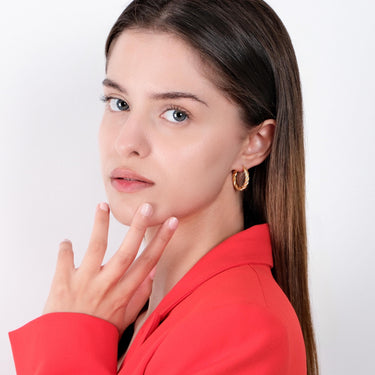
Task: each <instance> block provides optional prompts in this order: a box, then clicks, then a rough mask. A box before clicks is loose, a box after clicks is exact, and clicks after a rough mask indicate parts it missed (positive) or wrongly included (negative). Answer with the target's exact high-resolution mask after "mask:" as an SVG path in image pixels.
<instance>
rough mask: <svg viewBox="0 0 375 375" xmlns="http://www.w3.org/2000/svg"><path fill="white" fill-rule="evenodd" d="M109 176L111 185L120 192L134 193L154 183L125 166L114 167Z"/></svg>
mask: <svg viewBox="0 0 375 375" xmlns="http://www.w3.org/2000/svg"><path fill="white" fill-rule="evenodd" d="M110 178H111V184H112V186H113V187H114V188H115V189H116V190H117V191H119V192H122V193H134V192H137V191H140V190H143V189H145V188H148V187H151V186H152V185H154V182H153V181H150V180H149V179H147V178H146V177H143V176H141V175H139V174H137V173H135V172H133V171H132V170H130V169H125V168H116V169H114V170H113V171H112V172H111V175H110Z"/></svg>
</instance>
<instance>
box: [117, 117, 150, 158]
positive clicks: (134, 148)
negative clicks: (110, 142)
mask: <svg viewBox="0 0 375 375" xmlns="http://www.w3.org/2000/svg"><path fill="white" fill-rule="evenodd" d="M146 121H147V120H146V119H144V118H141V117H139V116H137V115H136V114H132V113H129V115H128V116H127V118H126V120H125V121H124V122H123V123H122V124H121V125H119V126H120V130H119V132H118V134H117V137H116V140H115V150H116V152H117V153H118V154H119V155H120V156H122V157H138V158H145V157H146V156H147V155H148V154H149V153H150V150H151V147H150V143H149V140H148V137H147V123H146Z"/></svg>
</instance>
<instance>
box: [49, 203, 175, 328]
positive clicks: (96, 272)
mask: <svg viewBox="0 0 375 375" xmlns="http://www.w3.org/2000/svg"><path fill="white" fill-rule="evenodd" d="M151 215H152V207H151V205H149V204H144V205H142V206H141V207H140V208H139V209H138V210H137V212H136V213H135V215H134V218H133V220H132V223H131V226H130V228H129V231H128V233H127V234H126V236H125V239H124V241H123V242H122V244H121V246H120V248H119V249H118V251H117V252H116V253H115V254H114V255H113V257H112V258H111V259H110V260H109V261H108V262H107V263H106V264H105V265H104V266H102V261H103V258H104V255H105V252H106V248H107V238H108V226H109V207H108V205H107V204H106V203H101V204H100V205H98V207H97V209H96V214H95V221H94V228H93V231H92V234H91V238H90V242H89V246H88V249H87V251H86V254H85V256H84V258H83V261H82V264H81V266H80V267H79V268H75V267H74V259H73V250H72V244H71V242H70V241H68V240H65V241H63V242H62V243H61V244H60V250H59V255H58V260H57V266H56V272H55V276H54V278H53V281H52V286H51V290H50V294H49V296H48V299H47V302H46V306H45V308H44V311H43V313H44V314H47V313H51V312H79V313H84V314H89V315H93V316H96V317H98V318H101V319H105V320H107V321H109V322H110V323H112V324H114V325H115V326H116V327H117V329H118V330H119V332H120V334H121V333H122V332H123V331H124V330H125V328H126V327H127V326H128V325H130V324H131V323H132V322H133V321H134V320H135V319H136V317H137V316H138V314H139V312H140V310H141V309H142V307H143V306H144V304H145V303H146V301H147V299H148V298H149V296H150V293H151V287H152V277H151V276H150V273H152V271H153V268H154V267H155V265H156V263H157V262H158V260H159V258H160V256H161V254H162V252H163V250H164V248H165V247H166V245H167V243H168V241H169V240H170V238H171V237H172V235H173V233H174V231H175V230H176V228H177V225H178V221H177V219H176V218H174V217H172V218H169V219H168V220H166V221H165V222H164V223H163V225H161V227H160V229H159V230H158V232H157V233H156V235H155V237H154V238H153V240H152V241H151V242H150V243H149V244H148V246H147V247H146V248H145V249H144V251H143V252H142V254H141V255H140V256H139V257H138V258H137V259H135V257H136V255H137V253H138V250H139V247H140V245H141V242H142V239H143V236H144V234H145V231H146V229H147V227H148V223H149V218H150V216H151Z"/></svg>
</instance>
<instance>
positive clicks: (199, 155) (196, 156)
mask: <svg viewBox="0 0 375 375" xmlns="http://www.w3.org/2000/svg"><path fill="white" fill-rule="evenodd" d="M230 146H231V149H233V144H232V145H229V144H228V142H227V141H222V140H213V139H211V140H202V142H199V143H195V144H194V145H190V146H189V147H180V148H179V149H176V148H174V150H173V151H172V150H168V152H167V150H165V151H166V152H164V154H163V160H162V164H163V165H165V166H169V167H167V168H166V173H165V177H166V178H165V179H164V183H165V184H164V188H165V191H164V192H163V193H162V194H160V196H161V197H164V201H163V199H162V200H160V201H159V203H158V206H159V208H160V209H161V210H162V209H163V205H164V207H165V208H167V207H168V208H169V210H170V211H169V212H168V214H173V215H176V216H179V217H182V216H186V215H189V214H191V213H194V211H198V210H199V209H201V208H203V207H205V206H208V205H209V204H211V203H213V202H214V201H215V200H216V199H217V198H218V197H219V196H220V193H221V191H222V190H223V188H224V186H227V185H228V184H226V182H227V181H228V178H230V176H231V165H232V163H233V159H234V156H233V153H232V152H231V149H230ZM176 150H178V153H177V152H176ZM224 150H225V151H224ZM228 186H229V187H230V185H228ZM166 214H167V213H166ZM163 216H164V215H163Z"/></svg>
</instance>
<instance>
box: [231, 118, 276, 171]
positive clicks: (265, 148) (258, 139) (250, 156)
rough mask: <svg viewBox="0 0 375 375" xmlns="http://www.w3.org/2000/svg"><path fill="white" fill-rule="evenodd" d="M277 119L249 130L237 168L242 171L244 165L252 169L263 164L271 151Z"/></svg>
mask: <svg viewBox="0 0 375 375" xmlns="http://www.w3.org/2000/svg"><path fill="white" fill-rule="evenodd" d="M275 127H276V121H275V120H273V119H268V120H265V121H263V122H262V123H261V124H260V125H258V126H257V127H255V128H252V129H250V130H249V132H248V134H247V136H246V138H245V140H244V143H243V147H242V150H241V152H240V154H239V155H238V159H237V161H236V164H235V167H236V168H234V169H235V170H238V171H241V170H242V169H243V167H246V169H250V168H252V167H255V166H256V165H259V164H261V163H262V162H263V161H264V160H265V159H266V158H267V156H268V155H269V154H270V152H271V146H272V141H273V136H274V133H275Z"/></svg>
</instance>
